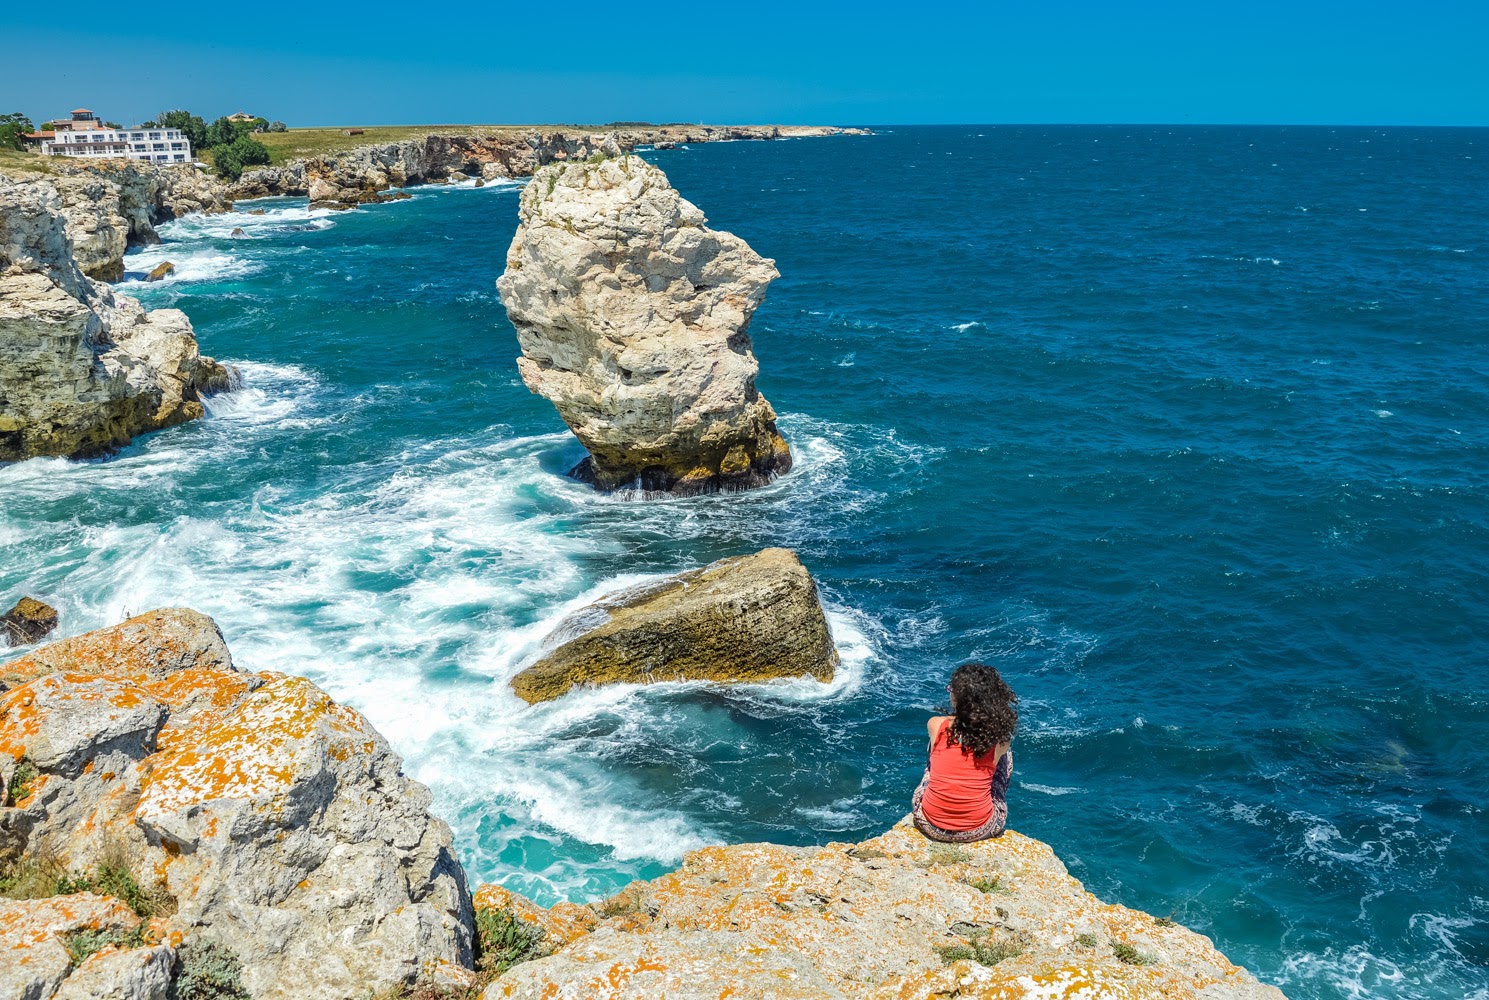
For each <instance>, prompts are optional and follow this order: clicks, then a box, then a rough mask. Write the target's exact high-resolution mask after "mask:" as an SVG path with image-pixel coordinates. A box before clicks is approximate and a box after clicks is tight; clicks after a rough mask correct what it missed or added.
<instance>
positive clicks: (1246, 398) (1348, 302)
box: [0, 126, 1489, 1000]
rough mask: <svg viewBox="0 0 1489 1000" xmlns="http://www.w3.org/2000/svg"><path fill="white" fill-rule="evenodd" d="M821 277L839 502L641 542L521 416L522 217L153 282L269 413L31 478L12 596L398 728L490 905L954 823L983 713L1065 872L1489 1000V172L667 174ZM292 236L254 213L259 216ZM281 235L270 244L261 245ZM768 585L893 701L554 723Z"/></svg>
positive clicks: (1230, 136) (769, 152) (801, 279)
mask: <svg viewBox="0 0 1489 1000" xmlns="http://www.w3.org/2000/svg"><path fill="white" fill-rule="evenodd" d="M647 155H648V156H649V157H650V158H651V159H653V160H654V161H655V162H657V163H659V164H660V165H662V166H663V168H664V169H666V170H667V172H668V173H669V175H670V176H671V178H672V180H673V182H674V184H675V185H676V186H677V187H678V188H679V189H680V190H681V191H682V192H683V193H684V195H685V196H686V197H688V198H690V199H691V200H693V201H694V202H696V203H697V204H698V205H700V206H701V207H702V208H703V209H704V211H705V212H707V214H708V215H709V217H710V220H711V223H712V224H713V225H715V226H717V227H720V228H725V229H729V230H732V231H734V232H736V233H738V234H739V235H741V236H743V237H744V238H745V239H747V240H748V241H749V242H750V243H751V244H752V245H753V246H754V247H755V248H756V249H757V250H759V251H760V252H761V253H763V254H765V255H767V256H770V257H774V258H775V259H776V260H777V262H778V265H779V267H780V270H781V273H782V277H781V279H780V280H779V281H778V282H777V283H776V284H775V285H774V286H773V287H772V289H771V291H770V294H769V297H768V298H767V300H766V302H765V305H764V306H763V307H762V308H761V310H760V312H759V313H758V315H757V317H756V320H755V324H754V327H753V334H754V337H755V348H756V352H757V354H758V355H759V357H760V361H761V376H760V380H759V384H760V387H761V389H762V391H763V392H764V393H765V394H766V395H767V396H768V397H769V399H770V400H771V401H772V403H774V405H775V407H776V409H777V410H778V411H780V413H781V414H782V428H783V430H784V432H785V434H786V435H787V437H788V439H789V440H790V441H791V442H792V444H793V446H794V448H795V450H796V452H797V456H798V467H797V469H796V470H795V471H794V472H793V473H792V474H791V475H789V476H787V477H785V478H783V479H782V480H780V481H778V482H777V483H775V484H773V485H772V486H770V487H768V488H766V489H762V490H759V491H756V492H753V493H750V494H745V495H736V496H721V497H702V498H694V499H687V500H671V501H657V502H635V501H621V500H615V499H610V498H606V497H602V496H597V495H596V494H594V493H593V492H591V491H590V490H589V489H588V488H587V487H584V486H582V485H580V484H578V483H575V482H572V481H569V480H567V479H565V478H564V477H563V476H562V472H563V471H564V470H566V469H567V468H568V467H570V466H571V465H572V464H573V463H574V462H575V461H577V459H578V457H579V456H580V455H581V454H582V453H581V451H580V450H579V449H578V447H577V446H576V444H575V443H574V442H573V440H572V439H571V438H570V437H569V436H568V435H567V434H566V432H565V431H564V428H563V425H562V424H561V423H560V421H559V420H558V418H557V416H556V414H555V413H554V411H553V409H552V408H551V407H550V406H549V405H548V404H547V403H546V402H545V401H543V400H541V399H539V398H536V397H534V396H531V395H529V394H528V392H527V391H526V389H525V388H524V387H523V386H522V384H521V382H520V380H519V379H518V377H517V373H516V367H515V364H514V357H515V355H516V354H517V345H516V341H515V337H514V335H513V332H512V329H511V327H510V326H509V325H508V323H507V321H506V319H505V317H504V315H503V312H502V308H501V305H500V302H499V301H498V299H497V297H496V294H495V291H494V288H493V281H494V279H495V278H496V276H497V274H498V273H499V272H500V269H501V268H502V266H503V261H504V258H505V251H506V248H507V245H508V243H509V241H510V240H511V237H512V234H513V232H514V230H515V228H516V202H517V192H518V188H517V187H516V186H496V185H493V186H488V187H485V188H482V189H474V188H469V187H465V188H458V189H455V188H424V189H416V191H415V193H414V198H413V199H412V200H410V201H406V202H401V203H395V204H388V205H383V206H376V207H369V208H365V209H360V210H357V211H354V212H349V213H344V214H326V213H311V212H308V211H307V210H306V209H305V207H304V203H303V201H300V202H295V201H289V200H281V201H272V202H265V203H261V204H260V207H264V208H266V209H267V211H266V214H264V215H262V216H255V215H248V214H246V213H244V212H238V213H234V214H231V215H228V216H223V217H216V218H197V219H188V220H184V221H181V222H177V223H173V224H170V225H168V226H166V227H165V228H164V229H163V234H164V236H165V238H166V243H165V244H164V245H162V246H160V247H155V248H151V249H149V250H147V251H144V252H140V253H136V254H134V255H132V256H131V258H130V260H129V267H130V269H131V271H133V272H136V273H135V274H134V275H133V277H134V278H136V279H137V278H138V276H139V272H143V271H145V270H147V269H148V268H149V266H150V265H152V264H153V263H155V262H158V261H160V260H164V259H169V260H172V261H174V262H176V264H177V265H178V273H177V276H176V278H174V279H173V280H168V281H166V282H163V283H161V284H159V285H151V286H148V287H147V286H145V285H143V284H133V285H131V286H130V287H128V289H127V290H128V291H130V292H131V293H133V294H138V295H139V296H140V297H141V298H142V299H143V300H144V301H145V302H146V303H147V304H149V305H151V306H153V307H159V306H176V307H179V308H182V309H184V310H186V312H187V313H188V314H189V315H190V316H191V318H192V320H193V321H194V323H195V325H196V328H197V331H198V334H199V336H200V339H201V342H202V346H203V348H204V350H205V351H206V352H207V353H210V354H213V355H216V356H217V357H219V358H226V359H230V360H232V361H234V362H235V363H237V364H239V365H240V367H241V369H242V371H243V373H244V382H245V387H244V388H243V389H241V390H239V391H237V392H234V393H231V394H229V395H226V396H222V397H219V398H218V399H216V400H214V401H213V402H212V403H211V404H210V406H209V411H210V418H209V419H207V420H205V421H202V422H199V423H197V424H194V425H191V426H186V427H181V428H176V429H173V430H170V431H167V432H164V433H160V434H156V435H153V436H151V437H149V438H147V439H145V440H143V441H141V442H139V443H137V444H136V445H135V446H133V447H131V448H129V449H127V450H126V451H125V452H123V453H122V454H121V455H119V456H117V457H115V458H113V459H111V460H108V461H104V462H89V463H77V464H74V463H66V462H62V461H52V460H38V461H32V462H27V463H23V464H21V465H17V466H13V467H10V468H6V469H3V470H0V498H3V512H0V546H3V553H4V555H3V559H0V594H7V595H8V594H14V593H15V592H18V591H24V592H29V593H34V594H36V595H37V596H42V597H45V598H47V599H49V600H52V601H53V602H54V603H56V604H58V605H59V606H60V608H61V610H62V613H63V618H64V622H65V623H66V630H67V631H71V632H76V631H82V630H83V629H85V628H90V627H95V626H99V625H104V624H109V623H112V622H114V621H117V620H119V619H120V618H121V617H122V616H124V615H126V614H130V613H138V612H140V611H143V610H146V609H148V608H151V607H155V606H159V605H165V604H187V605H191V606H194V607H197V608H199V609H201V610H203V611H206V612H209V613H211V614H212V615H214V616H215V617H216V618H217V619H218V621H219V622H220V623H221V624H222V626H223V628H224V630H225V632H226V634H227V636H228V639H229V640H230V642H231V644H232V646H233V649H234V652H235V655H236V657H237V659H238V660H239V662H240V663H241V664H243V665H244V666H248V667H252V668H257V669H274V670H282V671H289V672H293V673H303V674H306V675H308V676H310V677H312V678H314V679H315V680H316V681H318V682H319V683H321V684H322V685H323V686H325V687H326V688H327V689H328V690H330V691H331V692H332V693H333V694H335V695H336V696H337V697H339V698H342V699H345V700H347V701H348V702H350V703H351V704H353V705H355V706H357V707H358V708H360V709H362V710H363V711H365V712H366V713H367V714H368V715H369V716H370V717H371V718H372V720H373V721H374V722H375V723H376V724H377V725H378V727H379V728H380V729H381V730H382V731H383V732H384V733H385V734H386V735H387V736H388V737H389V739H390V740H391V741H392V742H393V744H394V745H395V747H396V748H397V749H398V750H399V751H400V752H401V753H403V754H404V755H405V757H406V760H407V762H408V768H409V770H410V771H411V772H412V773H413V774H415V775H416V776H417V777H419V778H420V779H421V780H423V781H425V782H427V783H428V784H429V785H430V786H432V788H433V789H434V791H435V796H436V800H437V807H438V809H439V811H440V812H441V814H442V815H444V816H445V817H446V818H448V819H449V820H450V822H451V824H452V826H453V827H454V829H455V831H456V836H457V838H458V841H459V846H460V851H461V855H462V857H463V859H464V860H465V861H466V863H467V864H468V865H469V867H470V869H471V872H472V875H473V879H474V880H475V881H483V880H501V881H503V882H505V883H507V884H508V885H510V886H512V887H513V888H516V889H519V890H522V891H524V892H527V893H530V894H532V895H534V896H535V897H537V898H539V899H541V900H543V901H546V902H551V901H553V900H556V899H559V898H571V899H590V898H594V897H597V896H600V895H603V894H607V893H609V892H612V891H613V890H615V889H616V888H617V887H619V886H621V885H622V884H624V883H625V882H627V881H628V880H630V879H632V878H636V877H651V876H654V875H656V874H659V873H661V872H663V871H665V870H667V869H668V868H669V867H670V866H672V865H674V864H675V863H676V862H677V860H678V858H679V856H680V854H681V852H682V851H684V850H686V849H689V848H691V847H695V846H698V845H701V844H705V843H711V842H739V841H749V840H759V839H768V840H773V841H782V842H787V843H803V844H805V843H821V842H826V841H828V840H853V839H860V838H862V837H865V836H868V835H871V834H874V833H876V832H879V831H880V830H882V829H883V828H884V827H886V826H887V825H889V824H890V823H892V822H894V821H895V820H896V819H897V818H899V817H900V816H901V815H902V814H903V813H904V812H905V811H906V809H907V799H908V796H909V793H910V791H911V789H912V788H913V786H914V784H915V782H916V780H917V779H918V777H919V773H920V768H921V766H922V764H923V760H924V733H925V730H924V720H925V717H926V715H927V713H928V712H930V711H931V710H932V709H934V708H935V707H937V706H938V705H939V704H940V701H941V698H942V692H943V685H944V684H945V681H946V676H947V673H948V671H949V669H950V668H951V667H952V666H953V665H954V664H956V663H958V662H961V661H963V660H965V659H968V658H972V657H978V658H983V659H986V660H988V661H990V662H993V663H995V664H997V665H998V666H999V667H1000V669H1002V670H1003V671H1004V672H1005V674H1006V675H1007V676H1008V677H1009V678H1010V680H1011V681H1012V683H1013V684H1014V686H1015V687H1016V688H1017V689H1018V690H1019V691H1020V692H1021V694H1022V695H1023V699H1024V715H1023V721H1022V729H1021V732H1020V735H1019V737H1018V740H1017V751H1018V771H1017V773H1016V775H1015V781H1014V786H1013V789H1012V791H1011V794H1010V800H1011V801H1010V814H1011V817H1010V818H1011V825H1013V826H1014V827H1015V828H1017V829H1019V830H1021V831H1022V832H1024V833H1027V834H1030V835H1032V836H1035V837H1038V838H1040V839H1042V840H1045V841H1048V842H1049V843H1050V844H1051V845H1053V846H1054V848H1055V850H1056V851H1057V852H1058V853H1059V855H1060V856H1061V857H1062V858H1063V859H1064V860H1065V862H1066V863H1067V865H1069V867H1070V869H1071V871H1072V873H1073V874H1075V875H1076V876H1077V877H1079V878H1080V879H1082V880H1083V881H1084V882H1085V883H1086V884H1087V886H1088V887H1089V888H1091V889H1092V890H1093V891H1095V892H1097V893H1098V894H1099V895H1101V896H1103V897H1105V898H1107V899H1109V900H1112V901H1115V902H1121V903H1124V904H1127V905H1129V906H1135V907H1140V908H1142V909H1145V910H1148V911H1150V912H1153V913H1155V914H1159V915H1172V916H1173V917H1174V918H1175V919H1177V920H1179V921H1181V922H1183V923H1185V924H1187V925H1189V926H1191V927H1194V928H1196V929H1198V930H1200V931H1202V932H1204V933H1206V934H1209V935H1211V936H1213V937H1214V938H1215V940H1216V942H1217V944H1219V945H1220V947H1221V948H1223V949H1224V950H1225V951H1226V953H1227V954H1228V955H1229V956H1230V957H1231V958H1232V959H1234V960H1235V961H1238V962H1240V963H1243V964H1245V965H1246V966H1248V967H1249V968H1251V969H1253V970H1254V971H1255V972H1256V973H1257V974H1258V975H1260V976H1261V977H1262V978H1263V979H1265V980H1267V981H1269V982H1273V983H1276V984H1278V985H1280V986H1282V987H1283V989H1284V990H1285V991H1286V992H1287V993H1288V994H1289V996H1292V997H1295V998H1330V1000H1333V998H1344V997H1366V996H1368V997H1390V998H1407V997H1410V998H1429V997H1430V998H1448V997H1451V998H1455V1000H1457V998H1462V997H1474V998H1480V1000H1483V998H1486V997H1489V834H1486V814H1485V798H1486V795H1489V780H1486V778H1485V776H1484V775H1485V769H1484V765H1483V759H1484V755H1485V753H1486V752H1489V680H1486V677H1485V660H1486V653H1489V626H1486V622H1489V605H1486V601H1489V596H1486V595H1489V382H1486V377H1489V348H1486V339H1489V338H1486V332H1489V130H1455V129H1431V130H1427V129H1421V130H1417V129H1304V128H1147V127H1143V128H1137V127H1099V128H1097V127H1082V128H1076V127H1070V128H1055V127H1040V128H1034V127H1017V128H1015V127H991V126H989V127H962V128H917V129H892V130H886V131H885V132H883V133H881V134H879V135H876V136H873V137H866V138H854V137H844V138H836V139H824V140H806V141H793V142H778V143H759V142H755V143H749V142H741V143H729V144H718V145H705V146H698V147H695V148H692V149H685V150H677V151H668V152H659V153H653V154H647ZM245 207H246V206H245ZM237 226H241V227H242V228H243V229H244V230H245V232H246V238H239V239H232V238H229V233H230V232H231V230H232V229H233V228H234V227H237ZM765 545H787V546H790V547H793V548H795V549H797V550H798V551H799V552H800V553H801V555H802V558H803V559H804V560H805V561H806V563H807V565H808V566H809V567H810V568H811V570H812V571H813V572H814V573H815V574H816V576H817V578H818V580H819V581H820V583H821V585H822V589H823V594H824V597H825V600H826V603H827V606H828V608H829V612H830V618H831V621H832V624H833V627H834V630H835V634H836V637H837V640H838V643H839V646H840V648H841V650H842V651H843V653H844V663H845V669H844V670H843V671H842V673H841V674H840V677H839V679H838V681H836V682H835V683H834V684H833V685H831V686H830V687H827V688H822V687H819V686H817V685H816V684H815V683H814V682H803V683H795V684H789V685H785V686H780V687H770V686H765V687H760V688H753V689H748V690H741V691H721V690H713V689H709V688H706V687H697V686H666V687H659V688H653V689H645V690H640V689H610V690H605V691H600V692H591V693H585V694H581V695H576V696H572V697H570V698H566V699H564V700H562V701H560V702H557V703H553V704H549V705H545V706H539V707H527V706H524V705H522V704H521V703H520V702H518V701H517V700H516V699H515V697H513V696H512V695H511V694H510V693H509V692H508V690H507V689H506V687H505V684H504V683H503V682H504V680H505V678H507V677H508V676H510V675H511V674H512V673H513V672H515V671H516V670H517V669H518V668H519V666H520V665H521V663H522V662H523V660H524V658H525V657H528V656H530V655H532V653H533V652H534V650H535V648H536V643H537V641H538V640H539V639H540V638H541V637H542V635H543V634H544V633H545V632H546V630H547V628H548V627H549V626H551V625H552V624H553V623H554V622H555V621H556V620H557V619H558V618H559V617H561V616H562V615H563V614H564V613H565V612H566V611H568V610H571V609H572V608H574V607H576V606H578V605H579V604H581V603H583V602H585V601H587V600H590V599H592V598H593V597H594V596H596V595H598V594H600V593H602V592H604V591H606V590H608V589H611V588H613V587H614V586H616V585H617V584H620V583H623V582H627V581H629V580H633V579H635V578H636V577H637V576H638V575H646V574H656V573H663V572H670V571H676V570H680V569H683V568H687V567H692V566H696V565H699V564H701V563H703V562H707V561H709V560H711V559H715V558H718V557H722V556H726V555H732V554H736V553H740V552H745V551H749V550H753V549H757V548H759V547H762V546H765Z"/></svg>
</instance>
